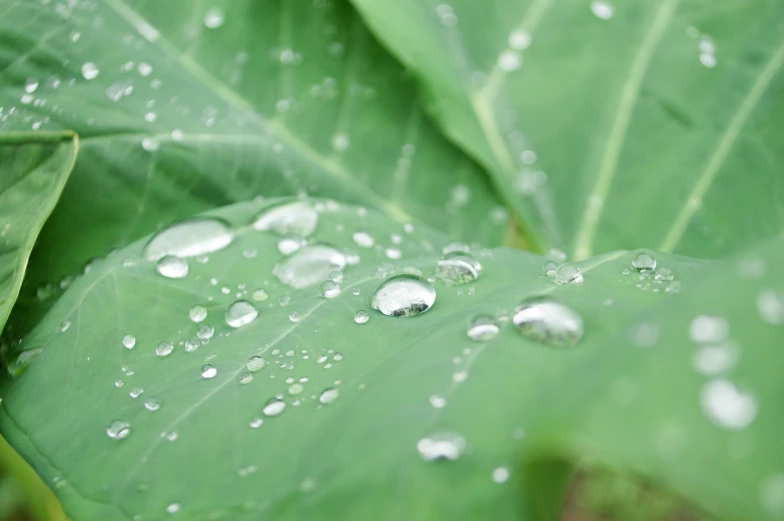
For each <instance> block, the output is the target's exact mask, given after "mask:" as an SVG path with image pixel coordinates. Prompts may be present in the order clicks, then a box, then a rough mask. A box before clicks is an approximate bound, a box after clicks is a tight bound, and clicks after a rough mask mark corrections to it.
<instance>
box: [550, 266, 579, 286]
mask: <svg viewBox="0 0 784 521" xmlns="http://www.w3.org/2000/svg"><path fill="white" fill-rule="evenodd" d="M555 282H557V283H558V284H582V282H583V274H582V272H580V268H578V267H577V266H574V265H573V264H561V265H560V266H558V268H556V270H555Z"/></svg>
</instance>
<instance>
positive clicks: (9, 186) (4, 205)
mask: <svg viewBox="0 0 784 521" xmlns="http://www.w3.org/2000/svg"><path fill="white" fill-rule="evenodd" d="M77 148H78V145H77V141H76V137H75V136H74V135H73V134H72V133H68V132H40V133H36V134H32V133H30V132H17V133H8V134H2V135H0V329H2V327H3V326H5V322H6V320H7V319H8V315H9V314H10V313H11V308H12V307H13V305H14V302H16V297H17V295H18V294H19V288H20V286H21V285H22V278H23V277H24V274H25V270H26V269H27V261H28V259H29V257H30V252H31V251H32V249H33V244H34V243H35V239H36V237H37V236H38V232H39V231H40V230H41V227H42V226H43V225H44V221H46V218H47V217H49V214H50V213H51V211H52V208H54V205H55V203H56V202H57V199H58V197H60V193H61V192H62V190H63V186H64V185H65V181H66V179H68V174H70V172H71V168H72V167H73V164H74V160H75V159H76V151H77Z"/></svg>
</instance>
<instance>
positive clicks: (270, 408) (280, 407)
mask: <svg viewBox="0 0 784 521" xmlns="http://www.w3.org/2000/svg"><path fill="white" fill-rule="evenodd" d="M285 409H286V402H284V401H283V400H281V399H280V398H272V399H271V400H269V401H268V402H267V404H266V405H265V406H264V409H263V410H262V411H261V412H263V413H264V416H278V415H279V414H281V413H282V412H283V411H284V410H285Z"/></svg>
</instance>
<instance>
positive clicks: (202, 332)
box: [196, 324, 215, 340]
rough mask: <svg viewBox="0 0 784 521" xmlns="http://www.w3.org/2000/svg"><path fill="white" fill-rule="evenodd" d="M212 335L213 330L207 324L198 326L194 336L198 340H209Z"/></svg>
mask: <svg viewBox="0 0 784 521" xmlns="http://www.w3.org/2000/svg"><path fill="white" fill-rule="evenodd" d="M214 334H215V328H213V327H212V326H210V325H208V324H202V325H200V326H199V329H198V331H196V336H197V337H199V339H200V340H209V339H210V338H212V335H214Z"/></svg>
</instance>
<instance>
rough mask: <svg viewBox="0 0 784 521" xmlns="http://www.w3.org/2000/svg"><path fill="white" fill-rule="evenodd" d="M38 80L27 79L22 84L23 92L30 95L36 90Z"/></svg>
mask: <svg viewBox="0 0 784 521" xmlns="http://www.w3.org/2000/svg"><path fill="white" fill-rule="evenodd" d="M38 84H39V82H38V80H37V79H35V78H27V79H26V80H25V84H24V90H25V92H26V93H28V94H32V93H33V92H35V90H36V89H37V88H38Z"/></svg>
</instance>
